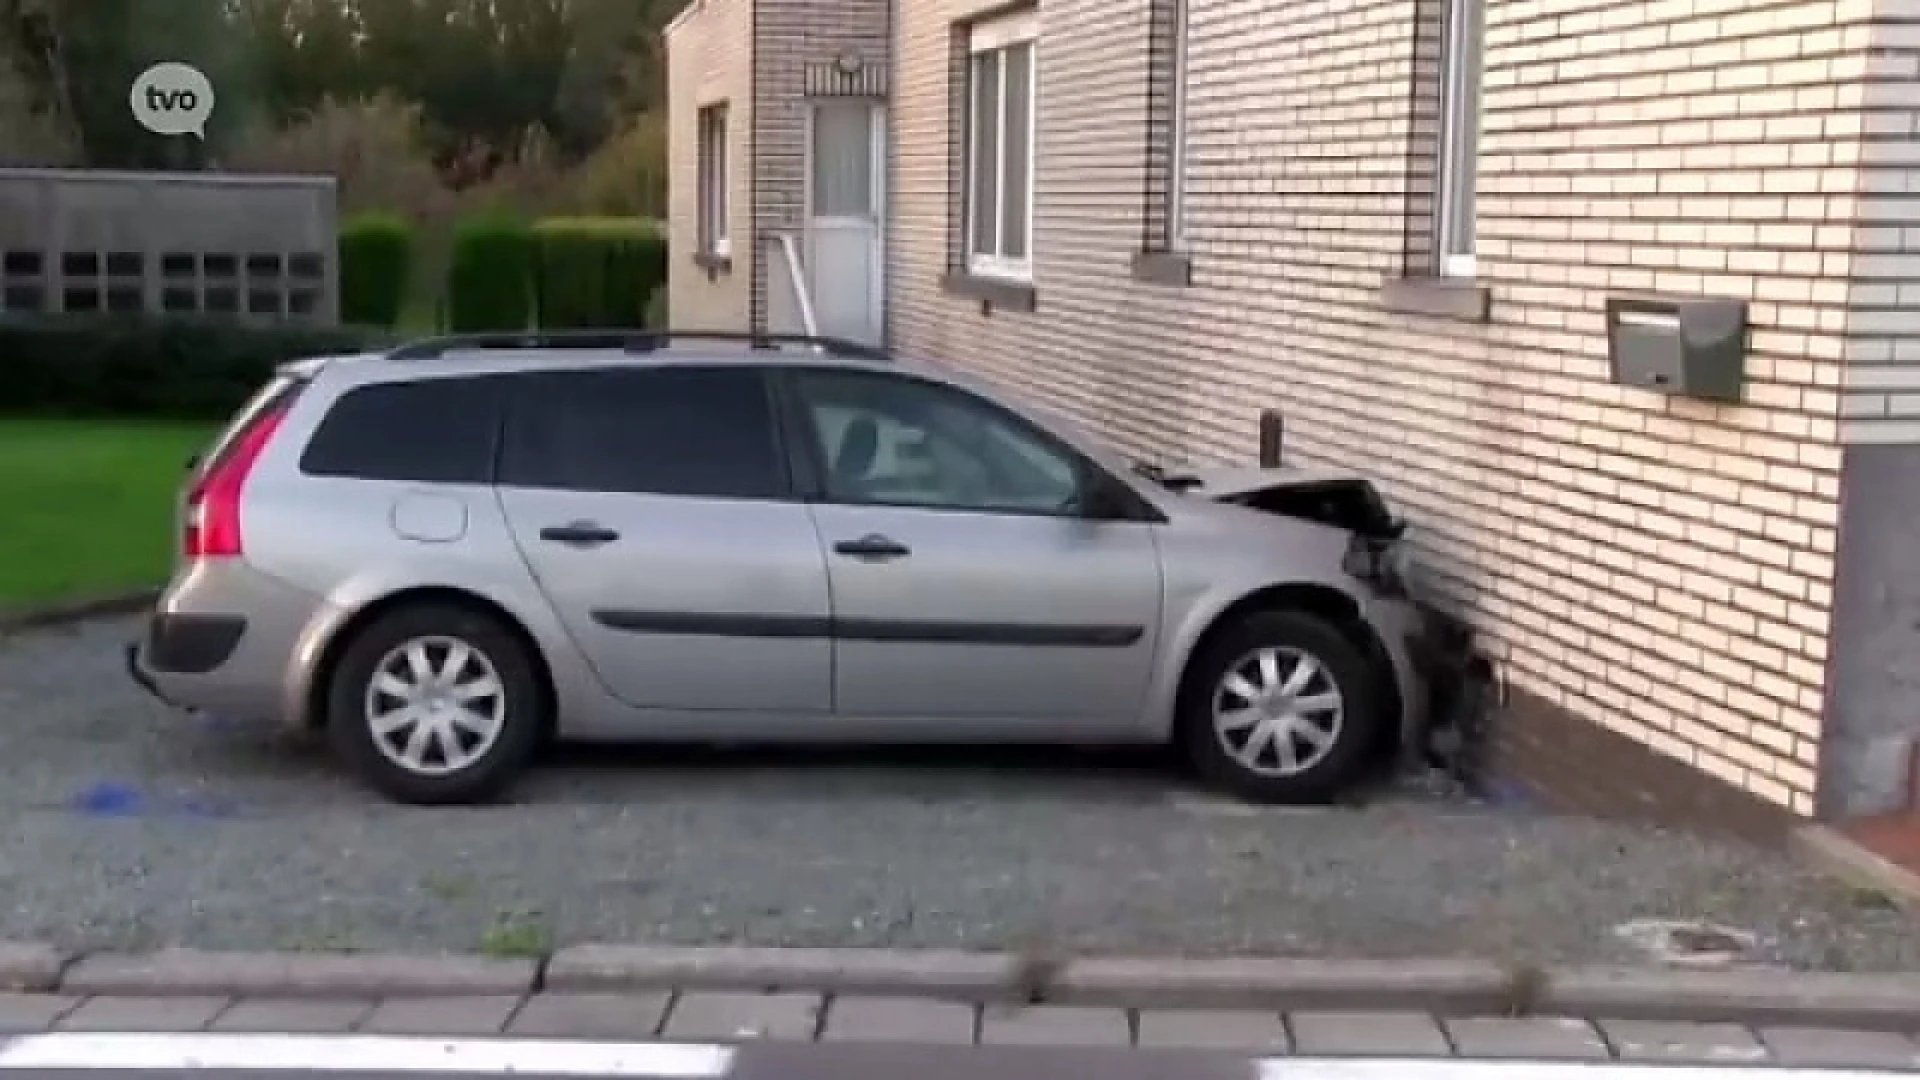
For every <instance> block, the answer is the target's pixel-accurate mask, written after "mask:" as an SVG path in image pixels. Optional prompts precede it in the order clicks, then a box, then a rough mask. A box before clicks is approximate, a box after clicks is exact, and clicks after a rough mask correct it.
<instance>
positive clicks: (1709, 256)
mask: <svg viewBox="0 0 1920 1080" xmlns="http://www.w3.org/2000/svg"><path fill="white" fill-rule="evenodd" d="M1417 2H1420V0H1287V2H1286V3H1284V4H1282V3H1279V2H1277V0H1192V9H1191V15H1190V22H1191V27H1192V34H1193V37H1192V44H1191V61H1190V63H1191V69H1192V76H1191V83H1190V87H1191V90H1190V101H1191V105H1190V109H1191V112H1190V130H1191V155H1192V157H1191V160H1192V163H1193V164H1192V170H1191V173H1190V177H1191V179H1190V189H1191V193H1192V194H1191V201H1190V203H1189V216H1190V222H1191V226H1190V230H1189V231H1190V233H1191V236H1192V241H1193V277H1194V283H1193V285H1192V286H1190V287H1186V288H1178V287H1169V286H1159V285H1149V284H1140V283H1136V282H1135V281H1133V280H1132V278H1131V276H1130V274H1129V270H1128V263H1129V256H1130V254H1131V253H1132V251H1133V249H1134V248H1135V247H1137V246H1138V244H1139V240H1140V235H1141V227H1140V214H1141V205H1142V199H1141V190H1142V184H1143V176H1142V168H1141V158H1142V152H1141V139H1142V135H1141V131H1142V124H1143V112H1144V110H1143V107H1142V99H1143V94H1142V91H1143V88H1144V80H1145V78H1146V70H1145V57H1146V42H1145V34H1146V19H1147V16H1146V11H1145V8H1146V5H1145V4H1130V5H1124V6H1118V5H1113V4H1110V3H1104V2H1101V0H1043V3H1042V5H1041V23H1042V31H1041V35H1042V36H1041V42H1040V49H1039V55H1040V64H1041V71H1040V80H1039V81H1040V94H1041V98H1040V102H1041V104H1040V114H1041V120H1040V135H1039V147H1040V149H1039V155H1040V157H1039V167H1038V181H1037V184H1038V192H1037V195H1036V207H1037V210H1036V224H1035V229H1036V241H1035V252H1036V285H1037V289H1038V301H1037V310H1036V311H1034V312H1033V313H1030V314H1020V313H1013V312H1006V311H997V312H994V313H992V314H991V315H983V314H982V313H981V310H980V305H979V303H978V301H975V300H970V299H965V298H961V297H957V296H952V295H947V294H945V293H943V292H942V291H941V290H940V286H939V285H938V283H937V282H938V277H939V273H940V271H941V269H942V267H943V265H944V262H945V259H946V252H945V244H946V242H947V232H946V215H947V212H948V210H947V199H946V184H947V163H946V155H947V152H948V149H947V147H948V143H947V138H946V131H945V126H946V117H947V93H948V62H949V61H948V42H949V34H950V29H951V24H952V23H953V21H954V20H955V19H958V18H962V17H964V16H965V15H967V14H968V0H908V2H907V3H905V4H904V5H903V9H902V14H901V18H902V25H901V27H900V33H899V47H900V49H901V55H900V64H899V79H900V86H899V93H898V100H897V106H896V107H897V111H898V118H899V120H898V122H899V131H898V136H897V137H898V140H899V153H898V158H899V160H898V162H897V168H898V170H899V192H900V194H899V198H898V201H897V204H896V205H897V209H898V218H897V220H896V222H895V227H896V229H897V239H898V243H899V256H900V257H899V258H898V259H897V261H896V263H895V271H896V272H895V276H894V278H893V280H892V282H891V290H892V303H893V305H894V311H895V316H896V321H895V331H896V344H897V345H898V346H899V347H901V348H902V349H904V350H907V351H910V352H927V353H932V354H935V355H938V356H941V357H944V358H947V359H949V360H952V361H955V362H959V363H963V364H966V365H968V366H971V367H974V368H976V369H979V370H981V371H983V372H986V373H988V374H990V375H992V376H994V377H996V378H998V379H1000V380H1001V381H1003V382H1005V383H1008V384H1011V385H1013V386H1016V387H1019V388H1021V389H1024V390H1026V391H1028V392H1029V393H1032V394H1034V395H1036V396H1039V397H1041V398H1042V399H1044V400H1047V401H1049V402H1050V403H1052V404H1055V405H1057V406H1060V407H1063V408H1065V409H1067V410H1069V411H1071V412H1073V413H1075V414H1077V415H1078V416H1080V417H1081V418H1082V419H1084V420H1086V421H1088V422H1090V423H1091V424H1093V425H1094V426H1095V427H1096V428H1097V429H1099V430H1102V431H1103V432H1104V433H1106V434H1107V435H1108V436H1109V437H1110V438H1112V439H1113V440H1114V441H1115V442H1117V443H1119V444H1120V445H1122V446H1124V447H1127V448H1130V449H1132V450H1135V451H1138V452H1143V453H1154V452H1161V453H1167V454H1170V455H1174V456H1187V457H1192V458H1197V459H1221V458H1232V459H1246V458H1248V457H1251V455H1252V454H1253V453H1254V448H1255V441H1256V434H1255V412H1256V410H1257V409H1258V408H1261V407H1265V406H1277V407H1279V408H1281V409H1282V410H1284V412H1285V414H1286V417H1287V421H1288V426H1287V441H1288V450H1289V455H1290V457H1292V458H1295V459H1298V460H1312V461H1317V462H1322V463H1330V464H1336V465H1342V466H1347V467H1352V468H1355V469H1359V470H1363V471H1365V472H1366V473H1368V474H1370V475H1373V476H1375V477H1377V478H1380V479H1382V480H1383V481H1385V482H1386V483H1387V485H1388V487H1389V489H1390V490H1391V492H1392V494H1393V495H1394V496H1395V497H1396V498H1397V499H1398V501H1399V502H1400V503H1401V505H1402V506H1403V507H1404V508H1405V509H1407V510H1408V511H1409V512H1410V515H1411V517H1412V518H1413V519H1414V521H1415V522H1416V523H1417V526H1418V528H1419V530H1420V531H1419V543H1420V545H1421V553H1422V555H1423V556H1424V562H1425V563H1426V565H1427V566H1428V567H1429V568H1430V569H1431V571H1432V572H1433V573H1434V575H1435V577H1436V580H1437V581H1439V582H1440V583H1441V584H1442V585H1443V587H1444V588H1445V590H1446V592H1447V593H1448V595H1449V596H1450V598H1451V599H1452V600H1453V601H1454V602H1455V603H1457V604H1458V605H1459V606H1460V607H1461V608H1462V609H1463V610H1465V611H1467V612H1468V613H1469V614H1471V615H1472V616H1474V618H1475V620H1476V622H1477V623H1478V625H1479V626H1480V627H1481V629H1482V631H1483V632H1484V633H1485V634H1486V635H1487V637H1488V639H1489V642H1490V644H1491V645H1492V646H1493V648H1494V650H1495V652H1496V653H1497V655H1498V656H1499V657H1500V659H1501V660H1502V662H1503V666H1504V670H1505V673H1506V675H1507V676H1508V678H1509V679H1510V680H1511V682H1512V684H1513V685H1514V686H1515V687H1516V688H1518V689H1522V690H1526V691H1529V692H1531V693H1533V694H1535V695H1538V696H1539V697H1542V698H1545V699H1547V700H1548V701H1550V702H1552V703H1554V704H1557V705H1560V706H1564V707H1566V708H1569V709H1571V710H1573V711H1575V712H1577V713H1579V714H1581V715H1583V716H1586V717H1588V718H1590V719H1591V720H1593V721H1594V722H1595V723H1598V724H1601V725H1604V726H1606V727H1607V728H1610V729H1613V730H1615V731H1618V732H1620V733H1623V734H1625V735H1628V736H1630V737H1631V738H1633V739H1635V740H1638V741H1640V742H1643V743H1645V744H1647V745H1649V746H1651V747H1653V748H1654V749H1656V750H1657V751H1659V752H1661V753H1664V754H1667V755H1670V756H1672V757H1675V758H1679V759H1682V760H1684V761H1686V762H1688V763H1690V764H1692V765H1694V766H1696V767H1697V768H1700V769H1702V770H1704V771H1706V772H1708V773H1711V774H1713V775H1715V776H1718V777H1721V778H1724V779H1726V780H1728V781H1730V782H1732V783H1733V784H1735V785H1737V786H1739V787H1741V788H1743V789H1746V790H1748V791H1751V792H1753V793H1755V794H1757V795H1759V796H1761V797H1762V798H1764V799H1766V800H1768V801H1770V802H1773V803H1776V804H1779V805H1782V806H1785V807H1788V808H1791V809H1792V810H1794V811H1797V812H1800V813H1808V812H1811V811H1812V809H1813V795H1814V787H1815V766H1816V763H1817V755H1818V748H1817V742H1818V738H1819V734H1820V711H1821V705H1822V687H1823V681H1824V662H1825V659H1826V640H1827V637H1826V634H1827V627H1828V609H1829V605H1830V602H1831V580H1832V572H1833V566H1832V557H1833V552H1834V549H1835V535H1834V534H1835V522H1836V514H1837V510H1836V501H1837V495H1838V479H1837V470H1838V466H1839V457H1840V448H1839V444H1838V442H1839V434H1840V433H1839V417H1840V397H1841V384H1842V378H1841V371H1842V364H1841V361H1842V357H1843V353H1844V352H1845V349H1846V345H1847V341H1848V329H1849V327H1848V315H1849V309H1848V300H1849V291H1848V281H1847V275H1848V274H1849V273H1850V272H1851V270H1852V268H1853V263H1854V259H1855V256H1854V254H1853V248H1854V245H1855V243H1856V229H1855V227H1854V219H1855V217H1856V215H1857V214H1859V213H1860V212H1861V205H1862V203H1861V200H1860V199H1859V198H1857V197H1856V194H1855V191H1856V187H1857V185H1858V183H1859V181H1860V177H1861V172H1860V163H1861V160H1862V156H1863V145H1864V140H1863V132H1864V130H1865V128H1866V126H1867V125H1868V124H1869V123H1879V122H1882V121H1877V120H1873V119H1871V117H1872V116H1873V114H1871V113H1869V112H1867V111H1866V110H1865V109H1864V108H1863V96H1864V94H1865V91H1864V83H1863V78H1864V76H1865V74H1866V71H1867V69H1868V67H1869V64H1870V63H1872V64H1881V63H1884V62H1885V61H1884V60H1883V59H1880V58H1876V59H1874V60H1872V61H1870V60H1869V58H1868V49H1869V46H1870V36H1869V32H1868V20H1869V19H1870V17H1871V11H1870V9H1869V3H1868V0H1785V2H1776V0H1767V2H1763V0H1611V2H1610V0H1487V13H1486V25H1487V48H1488V53H1487V73H1486V103H1485V108H1486V114H1485V132H1484V135H1483V138H1482V144H1481V160H1480V167H1481V174H1482V182H1481V186H1480V192H1481V194H1480V213H1479V226H1478V236H1479V243H1480V260H1479V262H1480V274H1481V281H1482V283H1483V284H1485V285H1487V286H1489V287H1490V288H1491V291H1492V314H1491V318H1490V321H1489V322H1488V323H1486V324H1484V325H1482V324H1472V323H1464V322H1456V321H1448V320H1444V319H1439V318H1433V317H1426V316H1417V315H1408V314H1400V313H1396V312H1393V311H1390V310H1388V309H1387V308H1386V307H1384V306H1383V304H1382V302H1381V298H1380V293H1379V290H1380V286H1381V284H1382V283H1383V282H1384V281H1387V280H1389V279H1392V278H1396V277H1398V276H1401V275H1402V274H1403V273H1406V272H1409V271H1410V270H1412V271H1417V270H1419V269H1421V268H1418V267H1408V266H1407V265H1406V257H1405V255H1404V251H1405V248H1406V246H1407V245H1406V239H1405V232H1406V229H1407V227H1408V221H1407V206H1408V204H1409V202H1410V201H1412V202H1415V203H1418V202H1420V201H1421V200H1420V199H1419V198H1417V196H1416V197H1414V198H1412V199H1411V200H1410V197H1409V189H1410V186H1413V187H1417V186H1418V181H1417V180H1414V179H1412V178H1410V173H1409V169H1408V167H1407V161H1408V150H1409V146H1410V145H1412V144H1413V135H1412V132H1413V131H1414V130H1415V128H1416V125H1415V123H1414V121H1413V118H1412V117H1411V115H1410V114H1411V112H1412V110H1413V106H1412V104H1411V94H1410V90H1411V81H1412V78H1413V72H1414V71H1415V68H1416V64H1415V49H1414V28H1415V25H1416V14H1417V12H1416V3H1417ZM1909 29H1910V28H1909ZM1901 70H1903V71H1904V70H1907V69H1906V68H1904V67H1903V68H1902V69H1901ZM1904 92H1906V93H1911V91H1910V90H1908V91H1904ZM1909 100H1911V99H1909ZM1904 122H1905V123H1907V124H1908V125H1909V126H1908V128H1907V130H1909V131H1911V130H1912V129H1911V123H1912V118H1911V114H1910V113H1909V114H1908V117H1907V120H1906V121H1904ZM1887 152H1890V151H1888V150H1886V149H1884V148H1882V149H1876V150H1875V151H1874V153H1887ZM1891 152H1894V153H1911V149H1910V147H1909V148H1907V149H1904V150H1900V151H1891ZM1902 212H1904V211H1902ZM1911 219H1912V217H1911V215H1910V216H1909V220H1911ZM1641 290H1660V291H1670V292H1678V293H1713V294H1722V295H1730V296H1736V297H1743V298H1746V299H1748V300H1750V301H1751V309H1750V311H1751V318H1752V319H1753V322H1754V330H1753V334H1752V353H1751V355H1750V358H1749V361H1748V368H1747V370H1748V375H1749V380H1750V386H1749V390H1748V393H1747V399H1746V403H1745V404H1743V405H1740V406H1716V405H1711V404H1704V403H1700V402H1694V401H1686V400H1673V399H1668V398H1665V397H1662V396H1658V395H1655V394H1652V393H1647V392H1642V391H1636V390H1629V389H1624V388H1619V387H1615V386H1613V385H1611V384H1610V383H1609V382H1608V381H1607V364H1606V344H1605V338H1604V331H1603V324H1602V311H1603V302H1604V298H1605V296H1606V295H1607V294H1608V293H1609V292H1613V291H1641ZM1902 325H1904V324H1902ZM1855 329H1856V333H1857V332H1858V331H1859V329H1860V328H1859V327H1856V328H1855ZM1857 340H1858V339H1857ZM1917 370H1920V369H1917Z"/></svg>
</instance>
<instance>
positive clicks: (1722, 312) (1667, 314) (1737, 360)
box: [1607, 296, 1747, 401]
mask: <svg viewBox="0 0 1920 1080" xmlns="http://www.w3.org/2000/svg"><path fill="white" fill-rule="evenodd" d="M1607 362H1608V364H1609V366H1610V367H1611V369H1612V377H1613V381H1614V382H1616V383H1618V384H1620V385H1621V386H1635V387H1639V388H1640V389H1643V390H1654V391H1658V392H1660V393H1663V394H1676V395H1681V396H1685V397H1697V398H1706V399H1709V400H1713V401H1739V400H1740V393H1741V389H1742V387H1743V386H1744V385H1745V383H1746V369H1747V304H1746V301H1744V300H1729V299H1723V298H1719V297H1666V296H1610V297H1608V298H1607Z"/></svg>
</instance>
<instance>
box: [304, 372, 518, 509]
mask: <svg viewBox="0 0 1920 1080" xmlns="http://www.w3.org/2000/svg"><path fill="white" fill-rule="evenodd" d="M508 378H509V377H504V376H461V377H455V378H440V379H418V380H414V381H410V382H393V383H376V384H374V385H371V386H362V387H357V388H355V389H353V390H349V391H347V392H346V393H345V394H342V395H341V396H340V399H339V400H338V401H336V402H334V403H333V407H332V408H331V409H329V410H327V415H326V418H325V419H323V420H321V421H320V426H319V428H318V429H317V430H316V431H315V432H314V433H313V438H312V439H311V440H310V441H309V442H308V443H307V448H306V450H305V452H303V453H302V454H301V455H300V471H301V472H304V473H306V474H307V475H309V476H340V477H352V478H355V479H360V480H398V481H408V482H412V483H422V484H485V483H490V482H491V480H492V474H493V460H494V447H495V445H496V443H497V441H498V438H499V433H500V402H501V401H502V400H503V394H504V391H505V386H504V384H505V383H506V382H507V381H508Z"/></svg>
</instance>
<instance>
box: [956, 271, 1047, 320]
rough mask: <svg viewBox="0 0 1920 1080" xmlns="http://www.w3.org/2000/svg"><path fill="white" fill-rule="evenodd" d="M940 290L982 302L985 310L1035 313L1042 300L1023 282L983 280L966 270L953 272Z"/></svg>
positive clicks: (999, 279)
mask: <svg viewBox="0 0 1920 1080" xmlns="http://www.w3.org/2000/svg"><path fill="white" fill-rule="evenodd" d="M940 287H941V288H942V289H945V290H946V291H947V292H950V293H954V294H956V295H958V296H970V297H972V298H974V299H975V300H978V301H980V305H981V308H982V309H983V310H991V309H993V308H1003V309H1005V310H1007V311H1032V310H1033V309H1034V307H1035V306H1036V304H1037V301H1038V299H1039V293H1038V292H1036V291H1035V290H1034V287H1033V286H1032V285H1030V284H1028V283H1026V282H1023V281H1008V280H1006V279H1004V278H992V277H983V276H981V275H979V274H971V273H968V272H966V271H964V270H950V271H948V272H947V273H946V274H944V275H942V276H941V278H940Z"/></svg>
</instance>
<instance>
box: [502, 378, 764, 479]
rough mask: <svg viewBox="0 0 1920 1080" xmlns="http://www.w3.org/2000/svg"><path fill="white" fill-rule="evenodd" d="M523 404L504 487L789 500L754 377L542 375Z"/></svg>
mask: <svg viewBox="0 0 1920 1080" xmlns="http://www.w3.org/2000/svg"><path fill="white" fill-rule="evenodd" d="M536 387H537V389H536V390H535V392H534V393H532V394H530V395H521V396H517V397H516V402H517V404H516V406H515V409H514V413H513V418H512V421H511V422H510V423H509V424H508V425H507V438H506V444H505V446H504V447H503V448H502V454H501V462H500V474H501V479H500V482H501V483H502V484H505V485H511V486H515V487H530V488H557V489H561V490H567V491H608V492H626V493H630V494H636V495H676V496H682V497H687V498H705V499H770V498H778V497H782V496H784V495H786V494H787V491H788V482H787V474H786V466H785V459H784V457H783V456H782V454H781V452H780V447H779V444H778V442H777V438H778V433H777V432H776V430H775V427H774V423H773V408H772V405H771V404H770V402H769V398H768V396H767V387H766V382H765V377H764V375H763V374H762V373H761V372H760V371H759V370H758V369H757V368H749V367H731V366H729V367H687V366H674V367H669V368H646V369H637V368H627V369H621V370H605V371H572V372H565V373H557V374H550V375H543V376H541V377H540V378H539V382H538V383H537V384H536Z"/></svg>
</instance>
